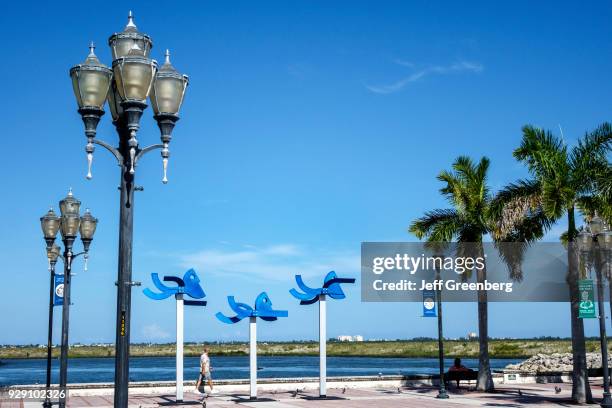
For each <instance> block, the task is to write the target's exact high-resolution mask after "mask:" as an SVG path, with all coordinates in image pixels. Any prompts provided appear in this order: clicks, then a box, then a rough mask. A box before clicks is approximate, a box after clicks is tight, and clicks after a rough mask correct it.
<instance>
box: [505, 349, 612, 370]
mask: <svg viewBox="0 0 612 408" xmlns="http://www.w3.org/2000/svg"><path fill="white" fill-rule="evenodd" d="M573 363H574V359H573V356H572V354H571V353H553V354H536V355H535V356H533V357H530V358H528V359H527V360H525V361H523V362H521V363H518V364H508V365H507V366H506V369H507V370H516V371H522V372H533V373H545V372H563V371H572V368H573ZM611 363H612V356H609V357H608V367H609V366H610V365H611ZM601 366H602V365H601V354H600V353H587V368H601Z"/></svg>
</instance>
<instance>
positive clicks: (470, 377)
mask: <svg viewBox="0 0 612 408" xmlns="http://www.w3.org/2000/svg"><path fill="white" fill-rule="evenodd" d="M477 378H478V371H474V370H469V371H449V372H447V373H446V374H444V382H445V383H446V384H447V385H448V383H449V382H450V381H455V382H456V383H457V388H459V382H460V381H474V380H476V379H477Z"/></svg>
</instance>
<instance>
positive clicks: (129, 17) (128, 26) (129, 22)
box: [125, 10, 136, 30]
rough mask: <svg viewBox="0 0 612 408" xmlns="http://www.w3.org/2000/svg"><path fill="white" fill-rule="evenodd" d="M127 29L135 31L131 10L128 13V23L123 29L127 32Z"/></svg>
mask: <svg viewBox="0 0 612 408" xmlns="http://www.w3.org/2000/svg"><path fill="white" fill-rule="evenodd" d="M128 28H133V29H134V30H135V29H136V24H134V14H132V10H130V11H129V12H128V22H127V25H126V26H125V29H126V30H127V29H128Z"/></svg>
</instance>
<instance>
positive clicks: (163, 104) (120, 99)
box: [70, 12, 189, 408]
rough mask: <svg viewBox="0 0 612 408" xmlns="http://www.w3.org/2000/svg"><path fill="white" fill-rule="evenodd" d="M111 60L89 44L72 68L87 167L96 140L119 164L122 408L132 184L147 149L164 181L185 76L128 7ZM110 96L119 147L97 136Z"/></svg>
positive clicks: (122, 400)
mask: <svg viewBox="0 0 612 408" xmlns="http://www.w3.org/2000/svg"><path fill="white" fill-rule="evenodd" d="M108 42H109V45H110V47H111V51H112V56H113V62H112V70H111V69H109V68H107V67H106V66H105V65H103V64H101V63H100V61H99V60H98V58H97V57H96V56H95V54H94V53H93V45H92V47H91V51H90V54H89V56H88V57H87V60H86V62H85V63H84V64H81V65H77V66H75V67H73V68H72V69H71V70H70V76H71V77H72V83H73V88H74V93H75V96H76V99H77V103H78V106H79V113H80V114H81V117H82V118H83V122H84V124H85V136H86V137H87V145H86V147H85V151H86V152H87V159H88V160H87V161H88V171H87V178H88V179H91V177H92V176H91V163H92V160H93V152H94V144H97V145H99V146H102V147H104V148H105V149H107V150H108V151H110V152H111V153H112V154H113V155H114V156H115V158H116V159H117V163H118V164H119V167H120V169H121V182H120V201H119V208H120V212H119V256H118V273H117V282H116V285H117V321H116V325H117V326H116V327H117V329H116V336H115V396H114V406H115V407H116V408H126V407H127V403H128V379H129V350H130V349H129V347H130V316H131V310H130V309H131V290H132V286H134V285H137V284H138V282H134V281H132V235H133V225H134V224H133V223H134V191H136V190H138V189H139V188H137V187H136V185H135V184H134V181H135V172H136V166H137V165H138V161H139V159H140V158H141V157H142V156H143V155H144V154H145V153H147V152H149V151H151V150H155V149H161V156H162V163H163V177H162V182H163V183H167V181H168V178H167V167H168V158H169V157H170V151H169V149H168V145H169V143H170V139H171V135H172V130H173V128H174V125H175V123H176V121H177V120H178V118H179V116H178V112H179V109H180V107H181V104H182V102H183V97H184V95H185V90H186V88H187V84H188V82H189V80H188V77H187V76H186V75H181V74H179V73H178V72H177V71H176V70H175V69H174V67H173V66H172V64H171V63H170V53H169V52H168V51H166V59H165V63H164V65H162V67H161V68H160V69H159V70H157V62H156V61H155V60H153V59H151V58H150V52H151V48H152V47H153V42H152V40H151V37H149V36H148V35H146V34H144V33H141V32H139V31H138V29H137V28H136V25H135V24H134V21H133V17H132V13H131V12H130V13H129V15H128V23H127V25H126V26H125V29H124V30H123V31H122V32H120V33H115V34H113V35H112V36H111V37H110V38H109V40H108ZM147 98H150V101H151V104H152V106H153V112H154V119H155V120H156V121H157V125H158V127H159V129H160V139H161V144H154V145H151V146H148V147H144V148H141V147H140V144H139V142H138V139H137V138H136V136H137V133H138V130H139V128H140V119H141V117H142V114H143V113H144V110H145V109H146V107H147V103H146V102H147ZM105 100H107V101H108V105H109V108H110V111H111V115H112V120H113V124H114V125H115V128H116V130H117V134H118V137H119V138H118V139H119V140H118V143H117V147H113V146H112V145H111V144H109V143H106V142H104V141H101V140H99V139H97V138H96V137H95V136H96V127H97V125H98V122H99V120H100V117H101V116H102V115H103V114H104V110H103V108H104V101H105Z"/></svg>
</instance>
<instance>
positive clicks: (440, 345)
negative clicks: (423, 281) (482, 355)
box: [435, 254, 449, 399]
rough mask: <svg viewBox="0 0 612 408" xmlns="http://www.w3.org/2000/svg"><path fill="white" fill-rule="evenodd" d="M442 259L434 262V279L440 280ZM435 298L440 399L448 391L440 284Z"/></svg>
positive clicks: (444, 396) (446, 394)
mask: <svg viewBox="0 0 612 408" xmlns="http://www.w3.org/2000/svg"><path fill="white" fill-rule="evenodd" d="M435 257H436V258H437V259H440V260H442V259H444V255H443V254H436V255H435ZM442 262H443V261H440V264H439V265H438V263H437V262H436V281H438V282H440V266H441V265H442ZM436 300H437V303H438V360H439V366H440V384H439V388H438V395H437V396H436V398H440V399H448V398H449V396H448V393H447V392H446V384H445V382H444V335H443V332H442V289H441V287H440V285H439V286H438V289H437V290H436Z"/></svg>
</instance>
